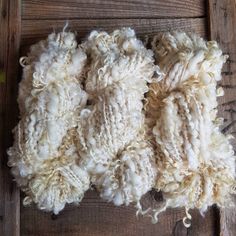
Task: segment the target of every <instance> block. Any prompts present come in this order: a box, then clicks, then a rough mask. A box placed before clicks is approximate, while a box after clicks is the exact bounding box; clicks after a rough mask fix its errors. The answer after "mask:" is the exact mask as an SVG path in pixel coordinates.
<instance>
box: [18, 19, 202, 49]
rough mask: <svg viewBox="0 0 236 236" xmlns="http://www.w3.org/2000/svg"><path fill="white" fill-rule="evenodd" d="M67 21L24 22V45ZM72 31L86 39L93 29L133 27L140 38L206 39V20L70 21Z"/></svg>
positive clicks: (45, 35)
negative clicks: (171, 34) (182, 33)
mask: <svg viewBox="0 0 236 236" xmlns="http://www.w3.org/2000/svg"><path fill="white" fill-rule="evenodd" d="M65 22H66V21H65V20H23V21H22V45H26V44H32V43H35V42H37V41H38V40H40V39H42V38H45V37H47V35H48V34H49V33H51V32H53V31H56V32H58V31H61V30H62V29H63V27H64V25H65ZM68 23H69V27H68V29H71V30H72V31H77V32H78V36H79V38H80V39H81V38H83V37H85V36H86V35H87V34H89V32H90V31H91V30H93V29H98V30H107V31H112V30H114V29H115V28H120V27H132V28H134V29H135V31H136V32H137V34H138V35H139V36H144V35H148V36H152V35H153V34H155V33H156V32H161V31H168V30H186V31H193V32H196V33H197V34H200V35H201V36H203V37H206V19H205V18H194V19H109V20H108V19H97V20H94V19H92V20H85V19H76V20H70V21H68Z"/></svg>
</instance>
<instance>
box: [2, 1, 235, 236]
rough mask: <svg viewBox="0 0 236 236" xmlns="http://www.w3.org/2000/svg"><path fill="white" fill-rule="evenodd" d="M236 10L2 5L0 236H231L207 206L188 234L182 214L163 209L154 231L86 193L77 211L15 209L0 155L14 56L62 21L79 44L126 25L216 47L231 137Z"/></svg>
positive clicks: (131, 212) (223, 5) (177, 4)
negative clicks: (222, 60) (221, 56)
mask: <svg viewBox="0 0 236 236" xmlns="http://www.w3.org/2000/svg"><path fill="white" fill-rule="evenodd" d="M235 10H236V9H235V0H164V1H163V0H117V1H115V0H68V1H66V0H50V1H49V0H22V1H21V5H20V0H9V1H8V0H0V13H1V15H0V17H1V21H0V25H1V28H0V33H1V35H0V69H1V71H5V74H6V81H5V82H4V83H1V78H2V76H1V74H0V76H1V77H0V155H1V156H0V158H1V169H0V236H1V235H3V236H11V235H13V236H15V235H17V236H18V235H19V232H20V235H21V236H57V235H62V236H75V235H76V236H77V235H79V236H100V235H101V236H113V235H115V236H126V235H127V236H132V235H135V236H136V235H137V236H153V235H158V236H170V235H173V236H187V235H188V236H217V235H220V233H221V235H224V236H228V235H229V236H234V235H236V233H235V232H236V227H235V224H234V225H233V224H232V222H233V219H235V215H234V214H233V212H232V211H229V210H221V211H220V210H219V209H217V208H216V207H212V208H210V209H209V211H208V212H207V214H206V215H205V217H204V218H203V217H202V216H200V214H199V213H198V212H197V211H192V212H191V214H192V216H193V220H192V226H191V227H190V228H189V229H186V228H185V227H184V226H183V224H182V218H183V216H184V214H185V212H184V210H183V209H169V210H167V211H166V212H165V213H163V214H161V215H160V218H159V219H160V221H159V223H158V224H156V225H152V224H151V221H150V218H143V217H139V218H138V219H137V218H136V216H135V208H133V207H132V206H129V207H115V206H113V205H112V204H110V203H106V202H104V201H102V200H101V199H100V198H99V196H98V194H97V193H96V192H95V191H89V192H88V193H86V196H85V198H84V199H83V201H82V203H81V205H80V206H79V207H73V206H67V207H66V209H65V210H64V211H62V212H61V213H60V214H59V215H58V216H54V215H51V214H49V213H45V212H42V211H39V210H37V209H36V208H35V207H34V206H32V207H27V208H25V207H23V206H22V205H21V206H20V203H19V191H18V190H17V189H16V188H15V185H14V184H13V183H12V182H11V178H10V177H9V169H8V168H7V167H6V160H7V157H6V154H5V153H6V152H5V151H6V148H7V147H8V146H9V144H10V143H11V140H10V136H11V135H10V130H11V128H12V127H13V126H14V124H15V121H16V118H17V109H16V108H17V106H16V102H15V101H16V94H17V92H16V89H17V80H18V79H17V78H20V76H18V77H17V68H18V67H17V63H18V49H19V42H20V45H21V50H20V54H21V55H25V53H27V51H28V49H29V45H30V44H32V43H35V42H36V41H38V40H40V39H42V38H44V37H46V36H47V34H48V33H50V32H52V31H53V30H55V31H59V30H61V29H62V28H63V26H64V24H65V22H66V20H68V22H69V27H68V28H69V29H71V30H73V31H75V30H76V31H77V32H78V38H79V39H83V38H84V37H86V35H87V34H88V33H89V31H90V30H92V29H104V30H108V31H111V30H113V29H114V28H118V27H122V26H130V27H133V28H134V29H135V30H136V32H137V34H138V36H139V37H141V38H145V35H148V36H152V35H153V34H155V32H159V31H168V30H173V29H182V30H187V31H194V32H196V33H198V34H200V35H201V36H203V37H204V38H212V39H216V40H217V41H219V42H220V44H221V46H222V48H223V50H224V52H225V53H228V54H230V60H229V62H228V63H227V65H226V66H225V67H224V80H223V82H222V85H224V87H225V89H226V94H225V96H224V98H223V99H221V100H220V104H221V106H220V115H223V116H224V118H225V120H226V124H225V126H224V127H223V130H224V131H225V132H230V133H232V134H234V132H236V131H235V128H234V127H235V126H236V122H235V115H236V112H235V110H236V108H235V102H234V101H235V96H236V93H235V88H236V81H233V77H234V75H235V71H236V66H235V65H236V64H235V63H236V58H235V57H236V46H235V44H236V34H235V30H236V28H235V25H236V22H235V21H236V18H235V14H236V12H235ZM20 13H21V15H20ZM20 21H21V22H20ZM208 23H209V24H208ZM1 71H0V73H1ZM21 198H22V197H21ZM145 201H146V202H147V201H150V202H158V203H160V198H159V197H157V196H156V195H155V194H153V192H152V193H149V194H147V196H146V197H145ZM19 206H20V211H19ZM19 214H20V215H19ZM19 225H20V227H19Z"/></svg>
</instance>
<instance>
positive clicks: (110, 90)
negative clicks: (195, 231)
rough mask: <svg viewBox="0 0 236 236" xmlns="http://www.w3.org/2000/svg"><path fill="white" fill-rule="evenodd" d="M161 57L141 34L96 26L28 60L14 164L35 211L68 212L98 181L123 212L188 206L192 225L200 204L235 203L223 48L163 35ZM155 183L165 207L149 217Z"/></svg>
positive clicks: (34, 50)
mask: <svg viewBox="0 0 236 236" xmlns="http://www.w3.org/2000/svg"><path fill="white" fill-rule="evenodd" d="M152 50H153V51H152ZM152 50H148V49H146V48H145V47H144V45H143V44H142V42H141V41H140V40H138V39H137V38H136V35H135V33H134V31H133V30H132V29H130V28H123V29H121V30H115V31H114V32H112V33H110V34H109V33H107V32H103V31H101V32H98V31H92V32H91V34H90V35H89V36H88V38H87V39H86V40H85V41H84V42H83V43H82V44H81V45H79V46H78V45H77V43H76V39H75V35H74V34H73V33H67V32H61V33H58V34H55V33H53V34H51V35H49V36H48V39H47V40H44V41H41V42H39V43H38V44H36V45H33V46H32V47H31V49H30V53H29V54H28V56H27V57H24V58H22V59H21V60H20V62H21V64H22V66H23V79H22V81H21V82H20V85H19V96H18V103H19V109H20V121H19V123H18V125H17V126H16V127H15V129H14V138H15V141H14V144H13V146H12V147H11V148H10V149H9V150H8V154H9V162H8V164H9V166H10V167H12V169H11V170H12V174H13V176H14V178H15V180H16V182H17V183H18V185H19V186H20V187H21V189H22V190H23V191H24V192H25V194H26V197H25V198H24V204H30V203H32V202H34V203H36V204H37V206H38V207H39V208H40V209H43V210H46V211H53V212H54V213H55V214H57V213H58V212H59V211H61V210H62V209H63V208H64V206H65V204H66V203H76V204H78V203H79V202H80V201H81V200H82V198H83V196H84V193H85V192H86V191H87V190H88V189H89V187H90V186H91V185H94V186H95V187H96V189H97V190H98V191H99V193H100V196H101V198H103V199H105V200H107V201H111V202H113V203H114V204H115V205H117V206H118V205H122V204H125V205H129V204H130V203H134V204H136V207H137V209H138V210H137V213H140V212H141V213H142V214H145V213H147V214H149V216H150V215H152V214H150V212H151V211H152V212H154V217H153V220H154V222H156V221H157V215H158V214H159V213H160V212H162V211H164V210H165V209H166V208H167V207H185V208H186V215H187V218H191V216H190V215H189V213H188V210H189V209H191V208H197V209H199V210H200V212H201V213H204V212H205V211H206V210H207V208H208V206H210V205H212V204H215V203H216V204H217V205H218V206H221V207H222V206H230V205H231V204H232V201H231V193H233V192H234V191H235V187H234V186H235V156H234V152H233V148H232V146H231V145H230V138H231V137H230V136H227V135H223V134H222V133H221V132H220V124H221V122H222V119H220V118H217V96H220V95H222V94H223V90H222V89H221V88H219V89H217V81H219V80H220V79H221V69H222V65H223V63H224V62H225V60H226V56H223V55H222V52H221V50H220V49H219V48H218V45H217V44H216V42H205V41H204V40H203V39H201V38H200V37H198V36H196V35H194V34H186V33H182V32H174V33H164V34H160V35H158V36H156V37H154V40H153V42H152ZM153 52H154V55H155V60H156V63H154V57H153V56H154V55H153ZM155 64H156V65H155ZM155 72H157V73H158V74H160V76H159V79H158V80H154V78H153V77H154V76H153V75H154V74H155ZM144 101H145V102H144ZM152 188H155V189H156V190H157V191H159V190H161V191H162V193H163V197H164V199H165V204H164V205H163V206H162V207H161V208H159V209H152V208H149V209H147V210H145V211H144V210H142V207H141V203H140V201H141V198H142V196H143V195H144V194H145V193H147V192H148V191H149V190H150V189H152ZM187 218H186V219H187ZM186 219H184V223H185V225H186V226H188V225H189V224H188V223H187V222H186Z"/></svg>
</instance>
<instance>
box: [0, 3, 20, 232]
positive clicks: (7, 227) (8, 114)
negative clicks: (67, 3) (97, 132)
mask: <svg viewBox="0 0 236 236" xmlns="http://www.w3.org/2000/svg"><path fill="white" fill-rule="evenodd" d="M0 13H1V14H0V26H1V28H0V72H1V81H0V160H1V164H0V235H3V236H18V235H19V232H20V207H19V206H20V202H19V199H20V197H19V190H18V189H17V188H16V185H15V183H14V182H13V181H12V177H11V176H10V173H9V168H8V167H7V155H6V149H7V148H8V147H9V145H11V143H12V141H11V137H12V134H11V130H12V128H13V127H14V125H15V123H16V114H17V112H16V111H17V104H16V94H17V68H18V51H19V45H20V1H18V0H12V1H8V0H0Z"/></svg>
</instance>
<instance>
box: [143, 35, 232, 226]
mask: <svg viewBox="0 0 236 236" xmlns="http://www.w3.org/2000/svg"><path fill="white" fill-rule="evenodd" d="M152 49H153V51H154V52H155V58H156V63H157V64H158V65H159V67H160V70H161V72H162V78H161V80H160V81H159V82H158V83H152V84H151V85H150V88H149V89H150V91H149V93H148V95H147V104H146V111H147V113H146V121H147V125H148V127H149V134H150V136H149V137H151V141H152V143H153V146H155V150H156V160H157V168H158V176H157V179H156V184H155V188H156V189H158V190H161V191H162V193H163V196H164V199H165V200H166V207H185V208H186V210H187V213H186V214H187V218H190V215H189V214H188V209H190V208H198V209H199V210H200V212H201V213H204V212H205V211H206V210H207V207H208V206H210V205H212V204H215V203H216V204H217V205H218V206H229V205H230V203H231V202H232V201H231V199H230V198H231V193H232V192H233V189H232V187H233V186H234V184H235V156H234V152H233V149H232V146H231V145H230V143H229V139H230V138H231V137H230V136H225V135H223V134H222V133H221V132H220V129H219V125H220V123H221V120H220V119H217V118H216V114H217V109H216V108H217V100H216V98H217V96H220V95H223V91H222V89H221V88H219V89H218V90H217V89H216V84H217V81H219V80H220V79H221V69H222V65H223V63H224V62H225V60H226V56H223V55H222V52H221V50H220V49H219V48H218V45H217V44H216V42H205V41H204V40H203V39H201V38H200V37H198V36H196V35H194V34H186V33H180V32H175V33H172V34H171V33H165V34H162V35H158V36H156V37H155V38H154V40H153V42H152ZM186 224H187V222H186Z"/></svg>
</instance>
